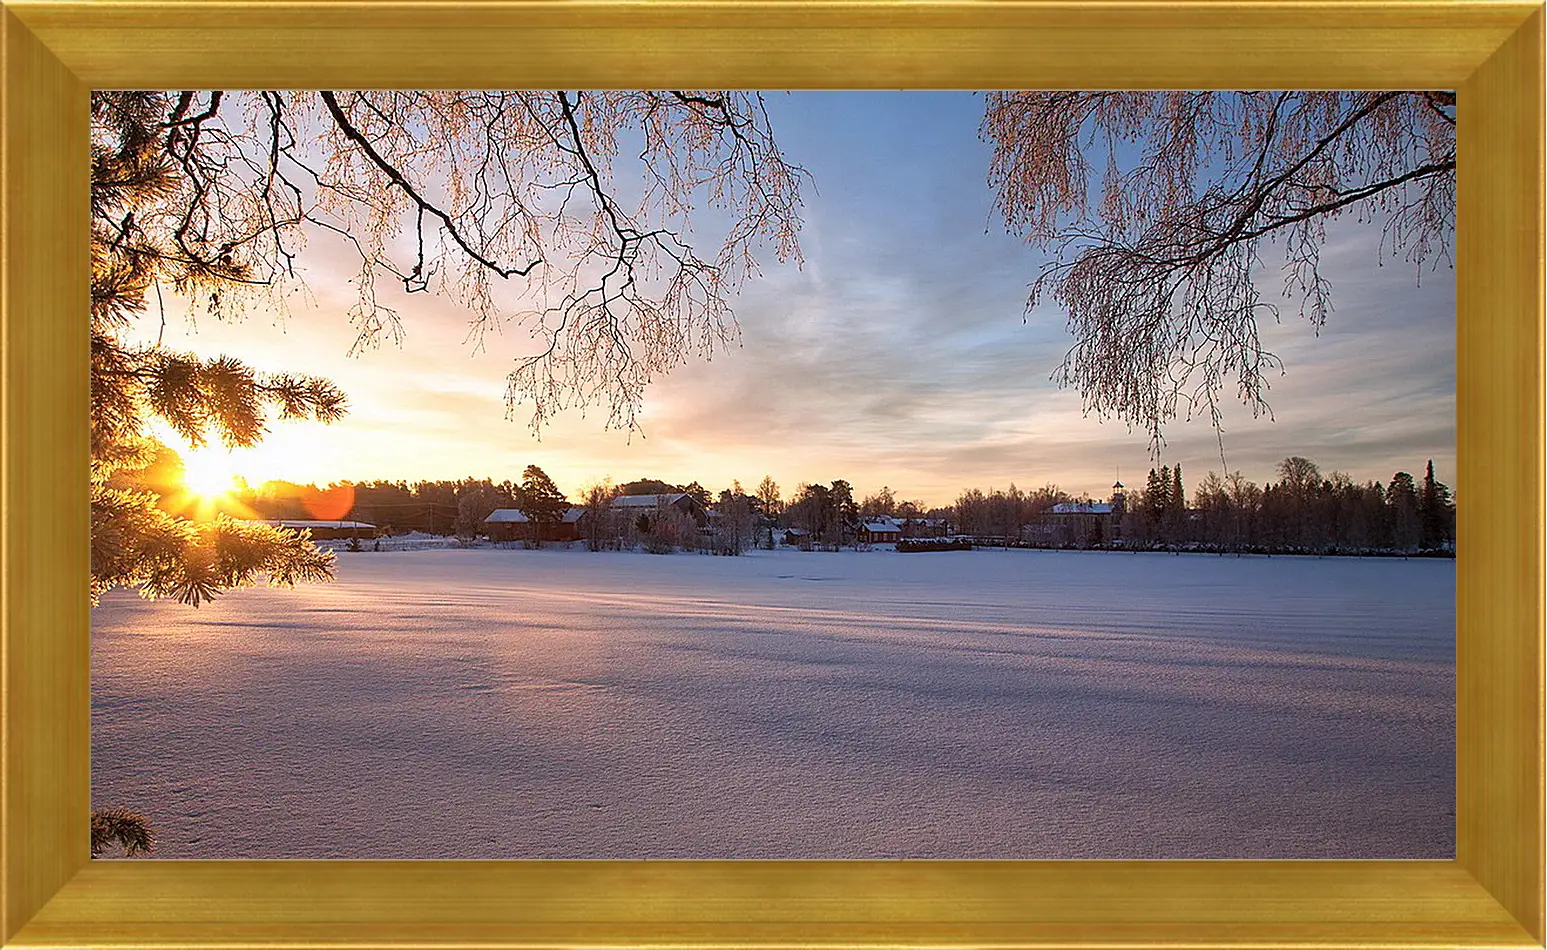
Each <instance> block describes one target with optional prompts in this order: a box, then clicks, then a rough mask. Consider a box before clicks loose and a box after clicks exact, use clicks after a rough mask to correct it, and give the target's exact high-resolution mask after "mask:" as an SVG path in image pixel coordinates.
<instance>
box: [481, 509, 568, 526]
mask: <svg viewBox="0 0 1547 950" xmlns="http://www.w3.org/2000/svg"><path fill="white" fill-rule="evenodd" d="M584 515H585V509H584V508H570V509H569V510H567V511H565V512H564V517H562V518H560V519H559V521H560V522H562V523H563V524H574V523H575V522H577V521H579V520H580V519H581V517H582V516H584ZM531 520H532V519H531V518H528V517H527V516H526V512H524V511H522V510H521V509H520V508H496V509H494V511H492V512H490V513H489V517H487V518H485V519H483V523H484V524H526V523H527V522H528V521H531Z"/></svg>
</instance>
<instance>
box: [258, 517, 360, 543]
mask: <svg viewBox="0 0 1547 950" xmlns="http://www.w3.org/2000/svg"><path fill="white" fill-rule="evenodd" d="M261 523H262V524H266V525H269V526H270V527H273V528H289V529H291V530H292V531H310V532H311V533H312V540H313V541H347V540H350V539H352V538H361V539H364V540H369V539H371V538H374V537H376V526H375V525H373V524H369V523H367V522H364V521H307V520H294V519H282V520H277V521H263V522H261Z"/></svg>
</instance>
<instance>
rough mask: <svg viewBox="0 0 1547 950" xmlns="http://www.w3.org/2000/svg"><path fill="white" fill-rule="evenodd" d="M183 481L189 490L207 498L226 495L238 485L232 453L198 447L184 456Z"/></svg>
mask: <svg viewBox="0 0 1547 950" xmlns="http://www.w3.org/2000/svg"><path fill="white" fill-rule="evenodd" d="M183 482H184V483H185V484H186V485H187V486H188V490H189V491H191V492H193V493H194V494H196V495H201V496H203V497H205V498H212V497H216V496H219V495H224V494H226V493H228V492H230V491H231V489H232V488H234V487H236V473H235V472H234V471H232V469H231V453H229V452H222V451H220V450H217V449H196V450H194V451H191V452H189V453H187V454H186V455H184V456H183Z"/></svg>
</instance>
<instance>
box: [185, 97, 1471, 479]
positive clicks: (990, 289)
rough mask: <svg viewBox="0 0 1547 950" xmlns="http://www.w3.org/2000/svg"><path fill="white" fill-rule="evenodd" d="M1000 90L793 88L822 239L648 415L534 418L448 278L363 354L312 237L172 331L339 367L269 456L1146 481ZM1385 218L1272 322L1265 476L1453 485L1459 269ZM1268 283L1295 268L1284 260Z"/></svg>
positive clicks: (1180, 447) (1258, 464)
mask: <svg viewBox="0 0 1547 950" xmlns="http://www.w3.org/2000/svg"><path fill="white" fill-rule="evenodd" d="M982 108H983V102H982V99H981V98H980V97H975V96H972V95H970V94H964V93H800V94H790V95H785V94H770V95H769V97H768V110H769V114H770V117H771V119H772V122H773V126H774V129H775V133H776V135H777V137H778V140H779V142H780V145H781V146H782V148H783V149H784V151H785V153H786V157H787V158H789V159H790V160H792V161H795V162H797V163H799V164H801V165H804V166H805V167H806V168H807V169H808V170H809V171H810V172H811V174H812V175H813V176H814V179H815V181H814V188H809V187H808V189H807V191H806V195H805V207H804V217H805V226H804V228H803V229H802V232H801V235H800V241H801V246H802V249H803V252H804V255H805V264H804V266H803V267H801V268H796V267H795V266H794V265H780V264H778V263H777V262H776V261H775V260H774V259H773V256H772V254H771V253H770V254H767V255H764V258H763V270H762V274H761V276H760V277H757V278H753V279H752V280H750V281H748V282H747V283H746V284H745V285H743V287H742V289H741V292H740V294H739V295H738V296H737V297H736V298H735V299H734V300H733V301H732V306H733V309H734V312H735V313H736V316H737V318H738V320H739V322H740V325H741V341H740V345H739V346H737V347H735V348H733V349H732V350H730V351H729V352H725V353H721V354H718V355H716V356H715V357H714V359H713V360H711V361H708V362H693V363H690V364H688V365H686V366H683V367H681V368H679V369H677V370H676V371H674V372H673V373H672V375H671V376H670V377H668V378H666V379H664V380H662V381H660V382H658V383H657V384H656V385H655V386H654V387H653V388H652V389H651V390H650V391H649V392H647V393H646V396H645V408H644V413H643V415H642V416H641V424H642V427H643V432H642V433H635V434H633V435H629V434H627V433H621V432H617V431H606V430H604V429H603V428H602V422H603V419H604V418H605V415H604V414H598V413H594V412H593V413H592V414H590V415H589V416H585V417H582V416H581V415H580V414H579V413H576V412H570V413H565V414H562V415H561V416H559V417H558V419H557V420H556V422H555V423H554V425H552V426H551V427H550V428H548V429H546V430H545V431H544V433H543V435H542V438H541V440H540V441H538V440H537V439H535V438H534V437H533V436H532V434H531V432H530V430H529V429H528V428H527V426H526V424H525V416H524V415H522V414H521V413H520V412H519V411H518V413H517V414H516V416H515V417H514V418H513V419H510V420H507V418H506V413H505V408H504V405H503V395H504V377H505V374H506V373H507V372H508V370H509V368H510V366H511V365H512V361H513V360H514V359H515V358H517V357H519V356H520V355H522V346H521V344H522V343H523V342H524V341H523V340H522V339H520V338H519V334H507V335H503V336H494V337H491V338H490V339H489V340H488V341H487V345H486V347H485V348H484V349H483V350H482V351H479V352H474V350H473V348H472V347H471V346H469V345H468V344H467V343H466V342H465V336H466V321H467V319H468V315H467V314H466V313H465V312H461V311H459V310H457V308H456V307H455V306H454V305H452V304H450V303H449V302H447V301H445V300H440V299H437V300H429V299H426V298H423V297H419V298H415V300H414V301H413V307H412V309H409V310H405V313H404V317H405V325H406V329H407V334H408V336H407V341H406V342H405V344H404V345H403V347H402V348H401V349H394V348H392V347H390V346H388V347H385V348H383V349H381V350H378V351H374V352H367V353H365V354H363V355H361V356H359V357H354V358H351V357H347V356H346V355H345V354H346V353H347V351H348V349H349V344H350V342H351V340H352V339H353V331H352V330H351V328H350V327H349V326H348V324H347V321H346V320H345V319H344V318H343V317H342V316H340V314H341V313H342V312H343V310H344V309H346V308H347V302H348V300H349V299H350V290H351V288H350V287H349V285H348V283H347V279H348V277H349V276H350V275H349V274H348V273H343V272H339V271H337V270H334V269H333V268H332V267H331V266H330V259H329V258H328V256H327V255H326V254H324V253H319V254H318V255H317V256H316V257H315V258H314V260H312V261H311V262H309V266H308V272H307V281H308V284H309V286H310V290H311V298H310V299H309V300H298V301H297V302H296V303H295V305H294V306H293V307H292V312H291V313H290V315H289V316H288V317H285V318H283V319H280V318H276V317H274V316H272V315H270V314H268V313H253V314H250V315H249V316H248V317H247V318H246V319H245V320H243V321H241V322H238V323H234V324H221V323H215V322H213V321H210V320H207V319H206V320H204V321H202V322H200V323H199V324H198V326H197V327H190V326H189V325H187V324H186V322H184V321H181V320H175V319H174V320H172V321H171V322H170V324H169V326H168V330H167V334H166V337H165V339H166V342H167V343H168V344H170V345H173V346H177V347H181V348H186V349H192V350H195V351H197V352H201V353H206V354H209V355H213V354H215V353H217V352H228V353H231V354H232V355H236V356H239V357H241V358H243V359H245V360H247V361H248V362H249V363H251V364H252V365H254V366H256V367H258V368H259V369H271V370H295V371H305V372H314V373H320V374H322V375H325V376H328V377H330V378H332V379H333V380H334V381H335V382H337V383H338V384H339V385H340V386H341V387H342V388H343V389H344V390H345V391H346V392H347V393H348V395H349V397H350V402H351V405H352V407H353V408H352V411H351V413H350V415H349V417H348V418H346V419H345V420H343V421H341V422H337V423H334V424H333V425H331V426H328V427H322V426H319V425H314V424H293V423H291V424H281V425H276V426H275V428H274V431H273V433H272V434H271V436H270V437H269V439H268V441H267V442H266V443H265V444H264V445H263V446H261V447H260V448H259V449H257V450H254V451H252V452H247V453H241V452H239V453H237V454H236V455H234V456H233V457H232V459H231V464H232V465H233V467H234V468H236V470H237V471H239V472H241V473H242V474H244V475H245V476H246V477H247V478H249V480H253V481H261V480H263V479H266V478H270V477H284V478H290V479H294V480H300V481H319V482H326V481H329V480H333V479H343V478H355V479H367V478H403V479H408V480H414V479H420V478H457V477H461V476H466V475H476V476H484V475H488V476H492V477H494V478H495V479H496V480H499V479H503V478H512V479H516V478H519V475H520V472H521V469H522V468H523V467H524V466H526V465H527V464H531V463H536V464H538V465H541V466H542V467H543V468H544V469H545V470H547V471H548V473H549V474H550V475H552V476H553V477H554V479H555V481H557V483H558V484H559V487H560V488H561V489H564V490H566V491H568V492H570V493H571V495H572V496H574V495H575V494H577V493H578V491H579V490H580V489H581V488H582V487H583V486H584V485H585V484H587V483H590V482H592V481H596V480H598V479H600V478H601V477H603V476H610V477H611V478H613V479H614V480H615V481H626V480H629V479H633V478H639V477H645V476H649V477H658V478H664V479H667V480H671V481H688V480H694V479H696V480H698V481H700V482H702V483H703V484H705V485H706V486H708V487H710V488H712V489H716V490H717V489H719V488H721V487H725V486H727V485H729V484H730V481H731V480H732V479H739V480H740V481H741V482H742V483H743V484H744V485H746V486H748V487H749V488H750V487H752V486H755V484H756V483H757V482H758V481H759V480H760V479H761V478H762V477H763V476H764V475H765V474H768V475H772V476H773V478H774V479H775V480H776V481H778V482H779V484H780V485H781V487H783V488H784V490H785V494H786V495H788V494H790V493H791V492H792V491H793V489H794V488H795V486H796V484H797V483H799V482H802V481H824V482H825V481H831V480H833V479H836V478H846V479H848V480H849V481H850V482H851V483H853V484H854V485H855V486H856V488H857V489H858V490H859V492H860V493H862V494H863V493H868V492H870V491H873V490H875V489H877V488H879V487H880V486H881V485H883V484H885V485H888V486H890V487H891V488H892V489H893V490H894V491H896V492H897V493H898V494H899V495H900V496H901V497H906V498H915V499H919V500H922V501H924V502H925V503H927V504H932V505H933V504H947V503H949V502H950V501H952V500H953V499H954V498H955V496H956V494H957V493H958V492H959V491H960V490H962V489H964V488H967V487H981V488H985V489H986V488H989V487H991V486H992V487H1006V486H1008V485H1009V484H1010V483H1011V482H1014V483H1016V484H1018V485H1020V486H1022V487H1026V488H1031V487H1036V486H1040V485H1043V484H1047V483H1055V484H1057V485H1059V486H1061V487H1062V488H1064V489H1065V490H1067V491H1070V492H1073V493H1075V494H1079V493H1081V492H1089V493H1090V494H1091V495H1093V496H1097V497H1105V495H1106V494H1107V493H1108V490H1109V488H1110V486H1111V484H1112V481H1113V478H1114V476H1115V475H1116V474H1118V473H1119V472H1120V473H1121V475H1122V478H1123V480H1124V481H1125V482H1126V483H1128V484H1130V485H1134V484H1142V483H1143V473H1144V472H1145V470H1147V469H1148V468H1149V467H1151V466H1152V465H1158V464H1160V462H1157V461H1156V460H1155V459H1154V458H1153V457H1152V456H1151V455H1150V452H1149V439H1148V434H1147V433H1146V432H1144V431H1142V430H1133V431H1131V430H1129V429H1128V428H1127V427H1126V426H1124V425H1122V424H1120V423H1117V422H1113V421H1108V422H1105V423H1103V422H1101V421H1100V420H1098V419H1096V418H1095V417H1088V416H1086V415H1085V414H1084V413H1083V412H1082V410H1081V401H1080V397H1079V395H1078V393H1076V392H1073V391H1070V390H1063V389H1060V388H1058V387H1057V386H1056V384H1054V383H1053V382H1051V381H1050V379H1049V377H1050V375H1051V374H1052V373H1053V371H1054V370H1055V369H1056V368H1057V366H1058V364H1059V362H1060V361H1061V359H1062V358H1063V355H1064V353H1065V351H1066V350H1067V349H1068V347H1069V346H1070V345H1071V343H1072V339H1071V338H1070V336H1069V334H1068V332H1067V330H1066V329H1065V318H1064V315H1063V314H1062V313H1060V312H1059V311H1058V310H1057V309H1056V308H1054V307H1050V306H1043V307H1040V308H1039V309H1037V310H1036V311H1033V312H1031V313H1029V314H1028V313H1027V312H1026V310H1025V301H1026V293H1027V288H1028V284H1029V281H1030V280H1031V278H1032V277H1033V275H1034V274H1035V273H1036V271H1037V268H1038V265H1039V263H1040V262H1041V258H1040V257H1039V256H1038V254H1037V252H1035V251H1034V250H1032V249H1031V248H1028V247H1027V246H1026V245H1025V244H1024V243H1023V242H1022V241H1021V240H1020V239H1018V238H1016V237H1014V236H1011V235H1008V234H1006V232H1005V229H1004V226H1003V223H1002V221H1001V219H999V218H998V217H997V216H996V214H995V213H994V210H993V194H992V192H991V191H990V189H989V187H988V185H987V182H986V176H987V171H988V164H989V159H990V147H989V146H988V145H987V144H985V143H983V142H981V141H980V140H979V139H978V124H979V121H980V119H981V115H982ZM1378 239H1379V233H1378V229H1377V228H1372V227H1368V226H1360V225H1357V224H1356V223H1354V222H1353V221H1352V219H1349V220H1348V221H1347V222H1346V223H1345V222H1339V223H1338V224H1336V225H1335V226H1334V227H1333V228H1332V229H1331V230H1330V232H1329V240H1328V244H1327V246H1326V248H1325V250H1324V254H1323V263H1324V272H1325V273H1326V274H1327V276H1328V277H1329V278H1330V279H1331V280H1332V282H1333V286H1334V302H1335V304H1336V307H1337V310H1336V312H1335V313H1334V314H1333V316H1332V317H1331V318H1330V320H1329V322H1328V325H1327V326H1326V327H1325V328H1323V329H1322V331H1321V332H1320V334H1319V335H1318V334H1316V333H1314V332H1313V330H1312V328H1311V327H1310V326H1308V325H1306V324H1304V323H1303V322H1301V321H1299V320H1298V318H1296V317H1295V316H1294V311H1293V309H1292V308H1290V309H1289V312H1288V313H1287V314H1286V315H1285V316H1284V318H1283V323H1282V325H1277V326H1268V327H1264V328H1263V338H1264V342H1265V343H1266V345H1267V346H1268V348H1269V349H1270V350H1272V351H1274V352H1275V353H1277V354H1278V355H1279V356H1280V357H1282V358H1283V361H1284V365H1285V370H1284V375H1283V376H1282V377H1278V378H1275V379H1273V380H1272V390H1271V392H1270V394H1269V400H1270V403H1271V405H1272V408H1273V419H1271V420H1270V419H1268V418H1266V417H1263V418H1256V419H1254V418H1253V417H1252V415H1251V413H1250V412H1249V411H1247V410H1245V409H1244V408H1243V407H1232V410H1231V411H1229V412H1227V414H1226V419H1225V428H1224V433H1223V443H1224V451H1225V456H1226V460H1227V462H1228V466H1229V468H1230V469H1239V470H1241V471H1242V472H1243V473H1245V474H1246V475H1247V476H1248V477H1250V478H1252V479H1254V480H1256V481H1258V482H1261V481H1264V480H1267V479H1270V478H1272V477H1273V466H1274V464H1275V463H1276V462H1277V461H1278V460H1279V459H1281V458H1283V457H1284V456H1286V455H1290V454H1298V455H1304V456H1307V457H1309V458H1311V459H1313V460H1314V461H1316V462H1317V463H1318V464H1320V465H1321V467H1322V469H1323V471H1331V470H1334V469H1336V470H1341V471H1347V472H1349V473H1350V474H1352V475H1353V476H1354V477H1355V479H1356V480H1360V481H1362V480H1365V479H1378V480H1380V481H1383V482H1384V481H1386V480H1388V479H1389V478H1390V477H1391V474H1392V473H1393V472H1395V471H1397V470H1399V469H1400V470H1407V471H1410V472H1413V473H1415V474H1421V472H1422V468H1423V464H1424V461H1425V460H1426V459H1429V458H1433V459H1434V461H1435V470H1436V474H1437V475H1438V476H1439V477H1440V479H1441V480H1443V481H1447V482H1450V483H1451V484H1454V471H1455V289H1454V280H1453V272H1452V271H1451V270H1450V269H1449V267H1448V266H1447V265H1445V264H1441V266H1440V268H1439V269H1437V270H1429V269H1426V270H1425V271H1424V273H1423V274H1422V275H1421V276H1422V279H1421V281H1420V279H1419V277H1420V275H1419V274H1418V273H1417V272H1416V271H1415V270H1414V268H1413V267H1412V266H1411V265H1409V264H1406V263H1404V262H1400V261H1399V262H1397V263H1395V264H1392V263H1390V262H1388V263H1387V265H1386V266H1377V265H1378V259H1377V255H1378ZM1267 260H1268V262H1269V264H1270V265H1271V264H1273V263H1274V261H1273V258H1272V255H1271V254H1270V255H1268V257H1267ZM1264 281H1265V282H1264V284H1263V286H1265V287H1275V288H1276V287H1277V286H1279V284H1280V283H1281V281H1280V280H1279V279H1278V277H1277V275H1276V274H1274V273H1271V272H1270V273H1268V274H1266V275H1265V277H1264ZM1227 398H1228V397H1227ZM1161 461H1163V462H1164V463H1166V464H1175V463H1178V462H1180V463H1181V464H1182V465H1183V467H1184V470H1185V472H1186V473H1187V481H1188V487H1189V490H1190V489H1191V488H1192V487H1193V486H1194V485H1195V484H1196V481H1197V479H1198V478H1200V477H1202V475H1203V474H1204V473H1205V472H1206V471H1208V470H1210V469H1214V470H1218V469H1220V468H1221V460H1220V447H1219V441H1218V439H1217V437H1216V433H1215V432H1214V430H1213V429H1212V428H1211V427H1210V426H1209V424H1208V423H1207V421H1206V420H1203V421H1193V422H1190V423H1188V422H1184V421H1182V420H1178V421H1177V422H1175V423H1173V424H1172V425H1170V426H1169V427H1168V428H1167V430H1166V445H1165V449H1164V457H1163V459H1161Z"/></svg>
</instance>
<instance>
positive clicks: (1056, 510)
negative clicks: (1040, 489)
mask: <svg viewBox="0 0 1547 950" xmlns="http://www.w3.org/2000/svg"><path fill="white" fill-rule="evenodd" d="M1048 511H1049V512H1050V513H1051V514H1055V515H1109V514H1111V513H1112V506H1111V505H1110V504H1108V503H1106V502H1104V501H1061V502H1059V503H1058V504H1056V505H1054V506H1053V507H1052V508H1049V509H1048Z"/></svg>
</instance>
